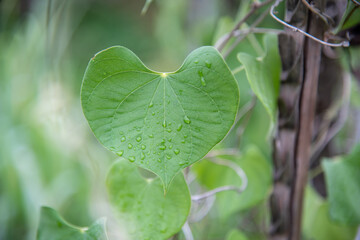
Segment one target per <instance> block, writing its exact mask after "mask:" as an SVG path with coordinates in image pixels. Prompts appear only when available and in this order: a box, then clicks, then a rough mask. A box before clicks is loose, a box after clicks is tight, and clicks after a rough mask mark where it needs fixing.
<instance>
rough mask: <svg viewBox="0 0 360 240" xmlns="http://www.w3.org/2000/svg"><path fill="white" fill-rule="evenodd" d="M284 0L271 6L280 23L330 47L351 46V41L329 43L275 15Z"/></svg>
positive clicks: (278, 0) (273, 15)
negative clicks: (276, 9)
mask: <svg viewBox="0 0 360 240" xmlns="http://www.w3.org/2000/svg"><path fill="white" fill-rule="evenodd" d="M282 1H283V0H277V1H276V2H275V3H274V4H273V5H272V6H271V9H270V15H271V16H272V17H273V18H274V19H275V20H276V21H278V22H279V23H281V24H282V25H284V26H286V27H288V28H291V29H292V30H293V31H295V32H299V33H301V34H303V35H305V36H306V37H308V38H311V39H312V40H314V41H316V42H318V43H321V44H322V45H326V46H329V47H349V46H350V43H349V41H342V42H341V43H329V42H325V41H323V40H321V39H319V38H317V37H314V36H313V35H311V34H309V33H307V32H305V31H303V30H301V29H300V28H297V27H295V26H293V25H291V24H289V23H287V22H285V21H283V20H281V19H280V18H278V17H277V16H276V15H275V8H276V7H277V6H278V5H279V3H280V2H282Z"/></svg>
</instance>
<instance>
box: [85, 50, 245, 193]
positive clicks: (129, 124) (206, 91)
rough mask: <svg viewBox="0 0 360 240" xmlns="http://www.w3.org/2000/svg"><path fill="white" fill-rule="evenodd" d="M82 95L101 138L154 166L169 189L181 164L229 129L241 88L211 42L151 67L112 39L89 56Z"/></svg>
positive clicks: (122, 152)
mask: <svg viewBox="0 0 360 240" xmlns="http://www.w3.org/2000/svg"><path fill="white" fill-rule="evenodd" d="M81 101H82V107H83V111H84V114H85V117H86V119H87V120H88V122H89V125H90V127H91V129H92V131H93V132H94V134H95V136H96V137H97V138H98V140H99V141H100V142H101V143H102V144H103V145H104V146H105V147H106V148H108V149H109V150H111V151H113V152H114V153H117V154H118V155H120V156H123V157H125V158H127V159H128V160H129V161H131V162H134V163H135V164H136V165H138V166H140V167H142V168H145V169H148V170H150V171H152V172H154V173H155V174H157V175H158V176H159V177H160V178H161V180H162V182H163V184H164V188H165V191H166V190H167V189H168V187H169V185H170V183H171V181H172V179H173V177H174V176H175V175H176V173H178V172H179V170H181V169H183V168H185V167H187V166H189V165H191V164H192V163H194V162H196V161H198V160H199V159H201V158H202V157H204V156H205V154H206V153H208V152H209V151H210V149H211V148H212V147H213V146H214V145H215V144H217V143H218V142H220V141H221V140H222V139H223V138H224V137H225V135H226V134H227V132H228V131H229V130H230V128H231V126H232V124H233V122H234V119H235V116H236V112H237V108H238V102H239V91H238V87H237V83H236V81H235V79H234V76H233V75H232V73H231V72H230V70H229V68H228V67H227V65H226V63H225V62H224V60H223V58H222V57H221V55H220V54H219V52H218V51H217V50H216V49H215V48H213V47H201V48H199V49H197V50H195V51H193V52H192V53H191V54H190V55H189V56H188V57H187V58H186V60H185V62H184V64H183V65H182V66H181V68H180V69H179V70H177V71H176V72H172V73H159V72H154V71H151V70H149V69H148V68H146V67H145V66H144V64H143V63H142V62H141V61H140V60H139V59H138V58H137V57H136V56H135V54H134V53H133V52H131V51H130V50H128V49H126V48H124V47H112V48H109V49H106V50H104V51H102V52H100V53H98V54H96V56H95V57H94V58H93V59H91V60H90V63H89V65H88V67H87V70H86V72H85V76H84V79H83V85H82V90H81Z"/></svg>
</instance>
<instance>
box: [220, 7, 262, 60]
mask: <svg viewBox="0 0 360 240" xmlns="http://www.w3.org/2000/svg"><path fill="white" fill-rule="evenodd" d="M267 15H268V11H264V12H263V13H262V14H261V15H260V16H259V17H258V18H257V19H256V20H255V21H254V22H253V23H252V24H251V25H250V28H249V29H250V31H249V32H248V33H247V34H244V35H240V36H239V37H238V38H237V39H236V41H235V42H234V43H233V44H232V45H231V46H230V47H229V49H228V50H227V51H226V52H225V54H224V58H226V57H227V56H229V55H230V53H231V52H232V51H233V50H234V49H235V47H236V46H237V45H238V44H239V43H240V42H241V41H242V40H243V39H244V38H245V37H247V36H248V35H249V34H250V33H251V29H253V28H255V27H256V26H257V25H259V24H260V23H261V22H262V20H264V18H265V17H266V16H267Z"/></svg>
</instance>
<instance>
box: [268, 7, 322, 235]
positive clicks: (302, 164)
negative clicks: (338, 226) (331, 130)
mask: <svg viewBox="0 0 360 240" xmlns="http://www.w3.org/2000/svg"><path fill="white" fill-rule="evenodd" d="M277 3H278V2H277ZM272 10H273V9H272ZM311 17H312V15H311V14H310V18H309V28H308V29H309V32H310V33H311V34H314V35H315V34H316V35H317V36H319V37H321V36H322V35H323V34H324V33H323V31H324V28H323V27H322V24H321V23H320V22H319V21H316V19H315V20H314V19H313V18H311ZM321 48H322V45H321V43H319V42H317V41H310V40H309V39H305V48H304V66H303V77H302V86H301V92H300V98H299V113H298V125H297V130H296V140H295V150H294V157H295V161H294V170H295V171H294V172H295V174H294V177H293V179H294V181H293V182H292V188H291V194H290V226H291V228H290V237H289V239H291V240H299V239H300V235H301V234H300V233H301V221H302V212H303V201H304V191H305V187H306V184H307V179H308V178H307V177H308V170H309V163H310V151H311V139H312V130H313V125H314V117H315V107H316V97H317V89H318V80H319V74H320V63H321Z"/></svg>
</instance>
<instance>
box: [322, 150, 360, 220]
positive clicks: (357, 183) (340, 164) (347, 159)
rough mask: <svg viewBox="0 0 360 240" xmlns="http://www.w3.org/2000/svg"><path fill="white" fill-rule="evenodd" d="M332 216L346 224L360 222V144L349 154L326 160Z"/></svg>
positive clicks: (324, 163)
mask: <svg viewBox="0 0 360 240" xmlns="http://www.w3.org/2000/svg"><path fill="white" fill-rule="evenodd" d="M322 166H323V169H324V171H325V179H326V188H327V191H328V194H329V203H330V216H331V217H332V218H333V219H334V220H335V221H338V222H341V223H344V224H353V225H358V224H360V146H358V147H357V148H355V150H354V151H353V152H352V153H351V154H350V155H348V156H344V157H338V158H336V159H334V160H330V159H328V160H326V161H323V163H322Z"/></svg>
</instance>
